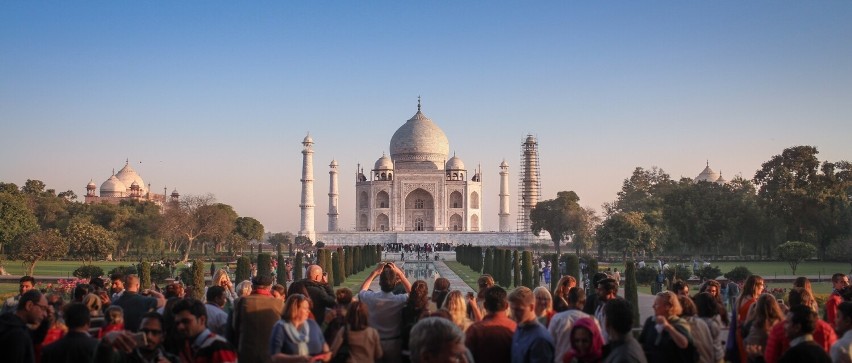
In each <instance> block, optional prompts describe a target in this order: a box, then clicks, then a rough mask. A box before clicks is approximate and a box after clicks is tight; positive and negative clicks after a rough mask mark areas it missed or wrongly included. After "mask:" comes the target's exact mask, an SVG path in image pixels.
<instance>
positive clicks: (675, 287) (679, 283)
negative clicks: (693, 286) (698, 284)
mask: <svg viewBox="0 0 852 363" xmlns="http://www.w3.org/2000/svg"><path fill="white" fill-rule="evenodd" d="M684 288H686V289H687V290H689V285H687V283H686V282H684V281H683V280H681V279H677V280H675V281H674V283H672V291H674V292H680V291H681V290H683V289H684Z"/></svg>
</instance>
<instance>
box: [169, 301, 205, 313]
mask: <svg viewBox="0 0 852 363" xmlns="http://www.w3.org/2000/svg"><path fill="white" fill-rule="evenodd" d="M184 310H186V311H189V313H190V314H192V315H193V316H195V317H196V318H200V317H202V316H203V317H207V308H206V307H204V303H202V302H201V301H199V300H195V299H192V298H187V299H183V300H180V301H178V302H177V303H176V304H175V306H174V307H172V314H174V315H178V314H180V313H181V312H183V311H184Z"/></svg>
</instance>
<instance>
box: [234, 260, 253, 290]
mask: <svg viewBox="0 0 852 363" xmlns="http://www.w3.org/2000/svg"><path fill="white" fill-rule="evenodd" d="M235 275H236V276H235V277H236V279H235V281H234V285H236V284H238V283H240V282H243V281H245V280H248V279H250V278H251V260H250V259H249V258H248V256H241V257H240V258H238V259H237V271H236V272H235Z"/></svg>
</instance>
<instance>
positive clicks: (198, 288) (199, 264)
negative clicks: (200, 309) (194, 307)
mask: <svg viewBox="0 0 852 363" xmlns="http://www.w3.org/2000/svg"><path fill="white" fill-rule="evenodd" d="M189 271H190V276H192V298H193V299H196V300H201V301H204V298H205V297H206V296H204V287H205V285H206V284H205V282H204V261H203V260H202V259H200V258H197V259H195V260H193V261H192V266H190V268H189Z"/></svg>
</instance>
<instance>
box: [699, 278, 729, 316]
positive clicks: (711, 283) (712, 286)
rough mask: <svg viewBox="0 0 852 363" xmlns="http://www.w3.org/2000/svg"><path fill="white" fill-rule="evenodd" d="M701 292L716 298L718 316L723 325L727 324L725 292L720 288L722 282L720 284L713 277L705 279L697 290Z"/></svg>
mask: <svg viewBox="0 0 852 363" xmlns="http://www.w3.org/2000/svg"><path fill="white" fill-rule="evenodd" d="M702 292H706V293H708V294H710V296H712V297H713V299H714V300H716V303H717V304H719V308H718V309H717V310H718V311H719V318H720V319H721V322H722V324H723V326H727V325H728V324H729V323H730V321H729V318H728V310H727V309H726V308H725V301H724V293H725V292H723V290H722V284H720V283H719V281H716V280H713V279H710V280H707V281H705V282H704V284H702V285H701V288H700V289H699V290H698V293H699V294H700V293H702ZM696 296H697V295H696Z"/></svg>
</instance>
